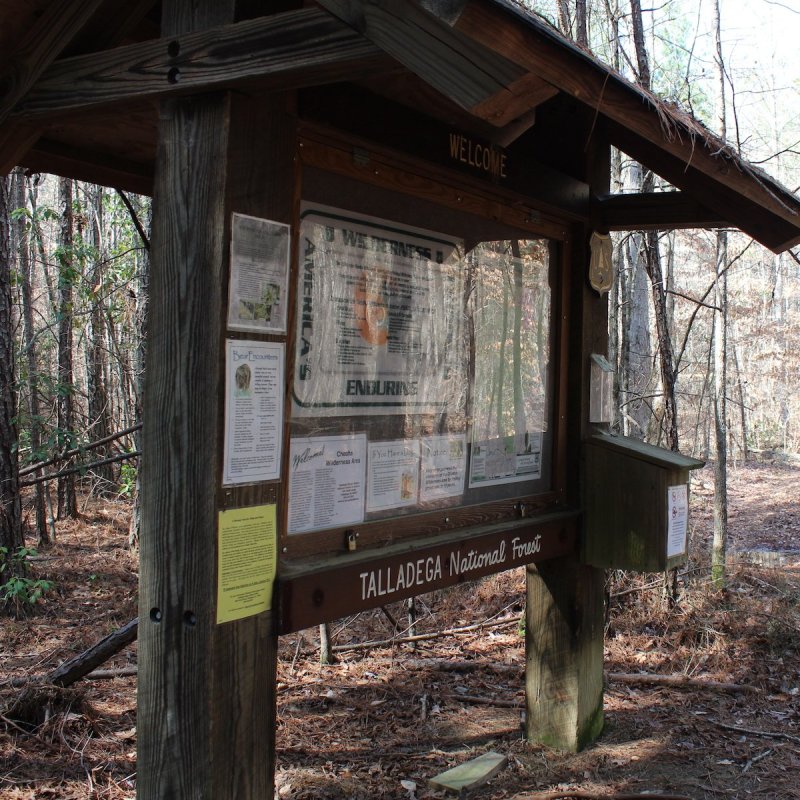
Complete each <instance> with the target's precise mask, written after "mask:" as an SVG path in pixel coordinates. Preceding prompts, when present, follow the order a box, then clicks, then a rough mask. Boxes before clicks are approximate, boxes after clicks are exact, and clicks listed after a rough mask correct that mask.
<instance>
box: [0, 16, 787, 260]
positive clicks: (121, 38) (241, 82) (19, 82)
mask: <svg viewBox="0 0 800 800" xmlns="http://www.w3.org/2000/svg"><path fill="white" fill-rule="evenodd" d="M320 6H321V7H312V8H299V9H297V10H293V11H285V12H282V13H277V14H272V15H270V16H263V17H258V18H255V19H249V20H245V21H242V22H238V23H235V24H231V25H225V26H221V27H218V28H213V29H209V30H206V31H199V32H196V33H192V34H189V35H186V36H182V37H177V38H176V37H170V38H159V37H158V35H157V34H158V30H157V26H155V24H154V21H153V20H154V17H155V12H156V11H157V7H156V4H155V3H154V2H153V0H139V2H134V3H129V4H125V8H124V10H121V7H122V4H120V3H118V2H114V0H82V1H81V2H75V1H74V0H56V2H51V3H45V2H35V3H33V5H32V8H33V10H32V11H30V12H24V13H22V14H20V10H19V9H20V7H19V5H18V4H16V3H14V4H12V3H11V2H10V0H0V23H2V24H0V31H6V32H5V33H0V45H1V46H2V47H0V52H4V53H5V56H4V57H3V56H0V172H6V171H8V170H9V169H10V168H11V167H12V166H14V165H15V164H18V163H21V164H23V165H24V166H27V167H29V168H31V169H36V170H41V171H52V172H56V173H60V174H68V175H71V176H74V177H78V178H81V179H84V180H93V181H96V182H99V183H107V184H110V185H115V186H119V187H121V188H128V189H132V190H135V191H140V192H145V193H146V192H148V191H149V187H150V185H151V182H152V174H153V169H154V167H153V164H154V159H155V145H156V139H157V125H158V116H157V109H158V101H160V100H162V99H164V98H168V97H170V96H178V95H186V94H192V93H199V92H206V91H210V90H219V89H237V90H244V91H247V90H250V89H251V88H252V89H255V90H258V91H277V90H285V89H295V88H304V87H310V86H324V85H331V84H334V83H337V84H343V83H345V84H346V83H348V82H351V83H353V84H361V85H364V84H371V85H372V86H373V87H375V86H379V87H381V93H382V94H383V96H384V97H389V98H390V99H391V100H393V101H395V102H397V103H404V102H407V98H404V97H403V96H402V86H403V85H404V81H405V85H408V79H409V78H412V77H413V78H414V79H415V80H416V81H417V82H418V86H424V87H426V89H425V91H423V92H421V93H420V96H422V97H423V99H425V98H427V108H426V109H425V110H426V111H428V112H429V113H430V114H431V115H434V116H435V115H439V116H440V118H441V114H442V113H443V111H442V109H444V110H447V109H457V110H458V111H459V113H458V115H454V114H451V116H452V117H453V118H456V116H457V118H458V120H459V122H460V124H463V125H464V126H466V127H469V128H472V129H473V130H474V131H478V132H480V133H481V134H482V135H487V136H488V138H490V140H491V141H493V142H495V143H497V144H500V145H502V146H507V145H509V144H510V143H512V142H515V141H516V140H517V139H518V138H519V137H521V136H522V135H524V134H525V132H526V131H528V130H529V129H530V128H531V126H533V125H534V124H535V121H536V118H537V117H536V113H537V109H539V108H541V107H543V106H544V105H545V104H547V103H548V102H550V101H551V100H553V98H556V97H557V96H568V97H570V98H573V99H574V101H576V102H578V103H580V104H582V105H583V107H585V108H586V109H588V110H589V111H590V113H591V114H593V115H594V116H595V118H596V120H597V122H598V126H599V123H602V128H603V131H604V134H605V135H607V136H608V141H609V142H610V143H611V144H613V145H615V146H617V147H618V148H619V149H621V150H623V151H624V152H626V153H628V154H629V155H630V156H632V157H633V158H635V159H637V160H638V161H640V162H642V163H643V164H644V165H645V166H646V167H647V168H649V169H652V170H653V171H654V172H656V173H657V174H659V175H660V176H662V177H663V178H664V179H666V180H667V181H669V182H670V183H671V184H673V185H674V186H675V187H677V188H678V189H679V190H680V191H679V192H666V193H659V194H656V195H652V196H651V195H648V196H639V195H637V196H622V197H618V196H607V197H606V196H604V197H598V198H593V199H592V203H591V220H592V223H593V224H594V225H595V226H596V227H598V228H600V229H603V228H605V229H609V230H614V229H626V228H627V229H636V228H642V227H648V228H673V227H709V226H719V225H725V226H732V227H738V228H741V229H742V230H744V231H745V232H746V233H748V234H750V235H751V236H753V238H755V239H757V240H758V241H759V242H761V243H762V244H764V245H766V246H767V247H769V248H770V249H772V250H774V251H776V252H780V251H782V250H785V249H787V248H789V247H792V246H794V245H796V244H798V243H800V203H798V199H797V197H796V196H795V195H794V194H792V193H791V192H789V191H788V190H787V189H785V188H784V187H782V186H781V185H780V184H779V183H778V182H776V181H774V180H773V179H772V178H770V177H769V176H768V175H766V174H765V173H763V172H762V171H761V170H758V169H756V168H754V167H752V166H751V165H749V164H748V163H747V162H745V161H744V160H743V159H741V158H740V157H739V156H738V155H737V154H736V153H734V152H733V151H731V149H730V148H729V147H727V146H726V145H724V144H723V143H722V142H720V141H719V140H718V139H716V138H715V137H714V136H712V135H711V134H710V132H709V131H707V130H706V129H705V128H703V127H702V126H701V125H700V124H699V123H697V122H696V121H695V120H693V119H692V118H691V117H689V116H687V115H685V114H682V113H681V112H679V111H677V110H676V109H673V108H670V107H667V106H665V105H663V104H662V103H660V102H659V101H657V100H656V99H655V98H654V97H652V96H651V95H649V94H648V93H646V92H644V91H642V90H641V89H639V88H638V87H636V86H634V85H632V84H630V83H629V82H627V81H626V80H624V79H623V78H622V77H621V76H619V75H618V74H616V73H615V72H613V70H610V69H609V68H608V67H607V66H605V65H603V64H602V63H601V62H599V61H597V60H596V59H595V58H593V57H592V56H591V55H590V54H588V53H587V52H585V51H583V50H581V49H580V48H578V47H576V46H575V45H574V44H572V43H571V42H569V41H567V40H565V39H564V38H563V37H562V36H560V35H559V34H558V33H557V32H556V31H555V30H554V29H552V28H551V27H550V26H548V25H547V24H545V23H544V22H543V21H541V20H540V19H538V18H537V17H536V16H534V15H533V14H531V13H529V12H527V11H525V10H524V9H522V8H520V7H518V6H516V5H513V4H512V3H511V2H509V0H418V1H417V2H415V1H414V0H393V2H389V0H320ZM15 14H16V16H14V15H15ZM26 14H27V16H26ZM12 16H13V24H12ZM20 17H22V19H20ZM7 19H8V21H9V26H7V27H4V25H5V22H6V20H7ZM9 31H10V32H9ZM98 42H102V43H103V49H97V43H98ZM403 76H405V78H404V77H403ZM437 98H438V101H437ZM439 106H441V107H442V108H441V109H440V108H439ZM448 113H449V112H448ZM589 136H591V132H590V133H589ZM588 144H589V143H588V142H587V145H588ZM540 160H541V156H540Z"/></svg>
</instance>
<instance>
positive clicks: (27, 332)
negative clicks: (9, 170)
mask: <svg viewBox="0 0 800 800" xmlns="http://www.w3.org/2000/svg"><path fill="white" fill-rule="evenodd" d="M26 183H27V179H26V177H25V174H24V172H23V171H22V170H21V169H19V168H17V169H15V170H14V173H13V175H12V192H11V194H12V204H13V210H14V211H15V212H16V218H15V219H14V221H13V228H14V234H15V235H14V250H15V251H16V255H17V264H18V269H17V274H18V280H19V286H20V295H21V299H22V334H23V350H24V353H25V366H26V375H25V379H26V384H27V411H28V431H29V436H30V445H31V454H32V458H33V460H34V461H36V460H40V459H41V456H42V413H41V407H40V399H39V364H38V361H37V357H36V353H37V348H36V328H35V326H34V321H33V284H32V274H31V273H32V269H31V267H32V259H31V258H30V250H29V240H28V239H29V237H28V235H27V231H26V228H27V225H26V220H25V216H24V215H23V213H22V210H23V209H24V208H26V206H27V201H26V199H25V194H26V193H25V188H26ZM38 475H39V472H38V471H37V473H36V476H37V477H38ZM44 492H45V486H44V483H41V482H40V483H37V484H36V486H35V488H34V509H35V516H36V536H37V538H38V540H39V545H40V546H46V545H48V544H49V543H50V534H49V532H48V529H47V512H46V508H45V496H44Z"/></svg>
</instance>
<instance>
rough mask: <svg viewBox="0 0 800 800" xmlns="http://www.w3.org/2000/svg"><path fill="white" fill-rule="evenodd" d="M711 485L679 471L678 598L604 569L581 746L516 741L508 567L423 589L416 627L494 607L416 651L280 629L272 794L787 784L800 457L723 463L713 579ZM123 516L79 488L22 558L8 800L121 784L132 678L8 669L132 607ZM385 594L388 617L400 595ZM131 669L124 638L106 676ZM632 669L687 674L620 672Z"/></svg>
mask: <svg viewBox="0 0 800 800" xmlns="http://www.w3.org/2000/svg"><path fill="white" fill-rule="evenodd" d="M711 480H712V479H711V473H710V470H709V469H708V468H706V469H704V470H702V471H701V472H700V473H699V474H696V475H695V477H694V478H693V485H692V491H693V494H694V500H693V507H692V545H691V546H692V562H691V564H690V565H689V570H688V571H687V574H686V575H685V577H684V578H683V579H682V581H681V591H682V594H681V598H680V602H679V604H678V607H677V608H676V609H674V610H673V611H671V612H668V611H666V610H665V608H664V606H663V604H662V600H661V596H660V586H659V584H660V580H659V579H660V576H652V575H650V576H648V575H644V576H639V575H632V574H623V573H613V574H612V575H611V576H610V582H609V592H610V595H611V598H612V599H611V608H610V611H609V615H608V622H607V631H606V671H607V690H606V697H605V717H606V727H605V730H604V732H603V734H602V736H601V737H600V739H599V740H598V741H597V743H596V744H595V745H593V746H591V747H589V748H587V750H585V751H584V752H583V753H580V754H579V755H570V754H563V753H557V752H554V751H551V750H547V749H546V748H543V747H539V746H531V745H529V744H526V743H525V742H524V741H523V740H522V739H521V735H520V732H521V727H520V719H521V717H520V715H521V712H522V710H523V708H524V694H523V667H524V640H523V637H522V636H521V634H520V625H519V622H518V619H519V615H520V613H521V611H522V601H523V598H524V575H523V573H522V571H521V570H515V571H512V572H508V573H504V574H501V575H498V576H495V577H493V578H491V579H486V580H484V581H483V582H481V583H480V584H478V585H477V587H476V586H475V585H473V586H471V587H469V588H468V589H467V590H447V591H443V592H438V593H434V594H431V595H425V596H423V597H421V598H419V599H418V608H419V621H418V630H419V632H435V631H441V630H444V629H447V628H452V627H458V626H461V625H469V624H473V623H476V622H480V621H482V620H490V619H493V620H496V621H497V620H500V622H499V623H498V624H496V625H493V626H492V627H487V628H486V629H484V630H483V631H471V632H467V633H464V634H461V635H459V636H442V637H438V638H434V639H431V640H428V641H425V642H421V643H418V644H417V645H416V648H414V649H412V647H411V645H409V644H408V643H394V645H393V646H388V647H387V646H382V647H376V648H375V649H369V650H347V649H341V650H339V651H338V653H337V655H338V659H339V661H338V663H337V664H335V665H334V666H330V667H321V666H320V665H319V663H318V651H317V641H318V640H317V632H316V631H303V632H301V633H299V634H293V635H290V636H286V637H283V638H282V640H281V648H280V663H279V670H278V681H279V684H278V688H279V691H278V732H277V769H276V790H277V791H276V796H278V797H281V798H298V799H300V798H378V797H386V798H399V799H400V798H418V799H419V800H422V798H439V797H443V796H444V795H443V794H442V793H441V792H435V791H433V790H431V789H429V788H428V780H429V779H430V778H431V777H433V776H434V775H436V774H437V773H440V772H442V771H443V770H445V769H448V768H449V767H452V766H455V765H457V764H460V763H463V762H465V761H468V760H469V759H471V758H474V757H475V756H477V755H480V754H481V753H484V752H486V751H489V750H495V751H498V752H501V753H502V754H504V755H506V756H507V757H508V759H509V763H508V766H507V767H506V768H505V769H504V770H503V771H502V772H500V774H499V775H497V776H496V777H495V778H494V779H492V781H491V782H490V783H488V784H487V785H485V786H483V787H481V788H480V789H478V790H476V791H475V792H474V793H473V794H472V795H471V796H475V797H481V798H498V800H499V798H517V799H518V800H523V799H524V798H531V799H533V798H536V797H545V796H546V793H548V792H550V793H557V792H566V793H568V792H569V791H573V792H582V793H583V794H582V795H581V796H582V797H590V796H597V797H609V796H613V795H614V794H616V793H620V792H624V793H628V794H630V793H653V792H658V793H662V794H669V793H672V794H675V793H679V794H681V795H684V796H686V797H691V798H696V799H697V800H700V799H701V798H702V799H703V800H706V799H708V800H710V798H719V797H732V798H745V797H750V796H761V797H769V798H775V799H778V800H779V799H780V798H790V797H798V789H797V779H796V776H797V774H798V773H797V770H798V768H800V549H799V548H798V542H800V539H798V536H797V534H798V527H800V508H799V507H798V503H799V501H798V497H800V493H799V492H798V486H799V485H800V468H799V467H798V466H796V465H785V464H784V465H780V464H762V465H753V466H748V467H746V468H740V469H738V470H735V471H733V472H732V474H731V478H730V486H729V499H730V517H731V551H730V558H729V564H730V584H729V587H728V589H727V590H726V591H724V592H714V591H712V590H711V588H710V586H709V583H708V580H707V575H708V547H709V540H710V513H711V512H710V502H711V498H712V492H713V486H712V483H711ZM128 512H129V509H128V506H127V505H126V504H125V503H121V502H108V501H99V500H93V499H85V498H84V504H83V505H82V514H83V515H82V518H81V519H80V520H79V521H77V522H71V523H65V524H62V525H61V526H60V527H59V535H58V540H57V542H56V543H55V544H54V545H53V547H52V548H50V549H48V550H47V551H45V552H42V553H40V555H39V557H38V559H37V560H36V562H35V571H36V576H37V577H43V578H47V579H50V580H52V581H54V583H55V589H54V591H53V592H52V593H51V594H50V595H48V596H47V597H46V599H45V600H44V601H43V602H42V603H41V604H40V605H39V606H38V607H37V608H36V609H35V610H34V612H33V613H32V614H30V615H29V616H27V617H26V618H21V619H13V618H11V619H5V620H3V624H2V626H1V627H0V654H1V655H0V665H2V674H1V675H0V681H2V683H1V684H0V709H2V717H0V798H2V799H3V800H11V799H12V798H14V799H15V800H23V799H24V800H33V799H34V798H36V800H39V798H59V799H63V800H69V799H70V798H92V799H96V800H101V798H107V800H123V798H133V797H134V796H135V772H136V727H135V725H136V679H135V677H130V676H128V677H113V678H108V679H104V680H84V681H82V682H80V683H79V684H76V686H74V687H71V688H69V689H64V690H57V689H52V688H50V689H43V688H36V687H32V686H30V685H28V686H27V687H23V686H19V685H14V686H12V685H10V683H9V682H10V681H11V680H12V679H23V680H22V682H24V679H26V678H28V677H32V676H35V675H41V674H43V673H46V672H47V671H49V670H51V669H53V668H54V667H55V666H57V665H58V664H60V663H61V662H63V661H64V660H65V659H66V658H68V657H70V656H72V655H74V654H76V653H79V652H81V651H82V650H84V649H85V648H86V647H88V646H89V645H91V644H93V643H94V642H96V641H97V640H98V639H100V638H101V637H102V636H104V635H105V634H107V633H109V632H110V631H112V630H114V629H116V628H118V627H119V626H121V625H123V624H125V623H126V622H128V621H129V620H130V619H132V618H133V617H135V616H136V613H137V608H136V600H137V598H136V594H137V562H136V557H135V554H132V553H131V552H129V551H128V550H127V549H126V544H127V524H128ZM388 608H389V611H390V612H391V614H392V616H393V617H394V618H395V619H396V620H397V619H403V615H404V612H403V609H402V607H401V606H400V605H397V607H395V606H389V607H388ZM502 620H505V622H503V621H502ZM332 630H333V631H334V634H335V644H336V645H337V646H338V647H340V648H346V647H347V645H349V644H356V643H363V642H365V641H370V640H373V639H376V640H386V639H388V638H391V637H392V636H393V635H396V632H395V631H394V630H393V628H392V625H391V623H390V622H389V620H388V618H387V616H386V615H385V614H383V613H382V612H381V611H379V610H378V611H375V612H369V613H364V614H361V615H358V616H357V617H353V618H348V619H345V620H340V621H338V622H337V623H335V624H334V625H332ZM135 663H136V646H135V644H134V645H132V646H130V647H128V648H126V649H125V650H123V651H122V652H121V653H119V654H118V655H117V656H115V657H114V659H113V661H112V662H110V663H108V664H105V665H104V669H113V670H117V671H120V670H124V669H125V668H130V667H132V666H134V665H135ZM641 673H644V674H647V675H655V676H683V677H684V678H691V679H696V680H695V684H694V685H689V686H675V685H660V684H653V685H646V684H638V683H630V682H628V681H627V680H626V676H630V675H637V674H641ZM717 684H719V685H717ZM729 684H736V685H737V686H736V687H735V688H730V687H729V686H728V685H729ZM726 686H728V688H725V687H726ZM23 695H24V698H25V702H24V703H19V702H17V704H16V708H15V707H14V705H15V701H18V700H19V698H20V697H21V696H23ZM566 796H568V795H566Z"/></svg>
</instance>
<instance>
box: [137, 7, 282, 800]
mask: <svg viewBox="0 0 800 800" xmlns="http://www.w3.org/2000/svg"><path fill="white" fill-rule="evenodd" d="M164 6H165V8H164V20H165V23H164V24H165V25H167V23H169V27H168V28H167V30H165V35H174V36H175V37H176V43H177V44H176V46H179V43H180V39H179V36H178V34H179V33H181V32H183V31H185V30H188V29H189V28H201V27H208V26H209V25H212V24H220V23H221V22H224V21H231V20H232V12H231V10H230V8H227V6H228V4H227V3H221V2H220V3H218V2H216V0H213V1H212V0H203V1H202V2H201V1H200V0H193V2H184V1H183V0H174V2H172V3H171V4H170V3H168V2H165V4H164ZM204 14H205V15H204ZM285 107H286V98H285V97H283V96H281V95H274V96H270V97H261V96H259V97H247V96H244V95H241V94H237V95H236V96H233V95H232V94H229V93H218V94H208V95H203V96H194V97H186V98H177V99H175V100H171V101H167V102H164V103H163V104H162V106H161V114H160V141H159V152H158V163H157V175H156V185H155V192H154V224H153V237H152V280H151V300H150V302H151V312H150V313H151V317H150V328H149V349H148V369H147V376H146V385H145V396H144V420H145V423H144V429H143V464H142V529H141V576H140V601H139V603H140V624H139V695H138V718H137V728H138V768H137V793H138V797H139V798H141V800H158V798H170V799H171V800H183V799H185V800H189V798H192V800H195V798H213V799H214V800H226V799H227V798H230V800H233V798H236V800H255V798H259V800H262V799H263V798H271V797H273V783H274V751H275V684H276V677H275V671H276V665H277V635H276V632H275V631H276V628H275V626H274V624H273V618H272V614H271V613H264V614H259V615H257V616H252V617H248V618H246V619H243V620H238V621H235V622H228V623H225V624H223V625H217V624H216V607H215V601H216V579H217V575H216V558H217V518H218V512H219V511H220V510H222V509H223V508H235V507H242V506H249V505H256V504H259V503H265V502H271V503H274V502H276V501H277V497H278V496H279V493H280V487H276V486H275V484H271V485H269V484H261V485H255V486H247V487H236V488H234V489H227V490H225V491H223V489H222V487H221V474H222V452H221V451H222V442H223V433H222V431H223V427H222V426H223V423H224V419H223V414H224V380H223V376H224V364H223V360H224V355H225V349H224V340H225V335H226V329H225V317H226V308H225V302H224V301H225V298H226V294H227V281H228V247H229V239H230V219H231V213H232V212H241V213H246V214H252V215H257V216H264V217H269V218H271V219H276V220H280V221H284V222H288V221H289V220H290V212H291V208H292V197H293V190H294V177H293V166H292V153H293V148H294V144H293V131H294V126H293V121H292V120H291V119H290V118H289V117H288V116H287V115H286V113H285V111H284V109H285Z"/></svg>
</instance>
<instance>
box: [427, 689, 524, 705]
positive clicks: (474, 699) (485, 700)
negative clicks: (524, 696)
mask: <svg viewBox="0 0 800 800" xmlns="http://www.w3.org/2000/svg"><path fill="white" fill-rule="evenodd" d="M439 696H440V697H442V698H444V699H445V700H457V701H458V702H460V703H475V704H476V705H480V706H496V707H497V708H522V707H523V705H524V703H523V702H522V701H521V700H501V699H500V698H499V697H481V696H480V695H476V694H458V693H457V692H452V693H450V694H442V695H439Z"/></svg>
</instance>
